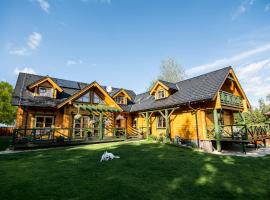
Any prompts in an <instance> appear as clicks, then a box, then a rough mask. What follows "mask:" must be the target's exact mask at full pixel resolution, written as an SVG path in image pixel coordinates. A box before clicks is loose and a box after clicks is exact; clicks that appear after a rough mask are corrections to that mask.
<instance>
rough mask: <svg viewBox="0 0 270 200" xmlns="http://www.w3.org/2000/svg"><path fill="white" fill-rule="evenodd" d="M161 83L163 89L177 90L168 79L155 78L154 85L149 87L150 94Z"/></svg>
mask: <svg viewBox="0 0 270 200" xmlns="http://www.w3.org/2000/svg"><path fill="white" fill-rule="evenodd" d="M159 85H161V86H162V87H163V88H164V89H165V90H178V89H177V86H176V84H175V83H170V82H168V81H163V80H157V81H156V83H155V85H154V86H153V87H152V88H151V90H150V94H151V95H152V94H154V92H155V90H156V88H157V87H158V86H159Z"/></svg>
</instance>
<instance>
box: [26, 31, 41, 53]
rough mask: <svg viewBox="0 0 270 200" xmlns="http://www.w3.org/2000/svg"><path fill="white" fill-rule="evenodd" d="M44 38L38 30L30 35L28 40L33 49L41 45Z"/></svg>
mask: <svg viewBox="0 0 270 200" xmlns="http://www.w3.org/2000/svg"><path fill="white" fill-rule="evenodd" d="M41 40H42V35H41V34H40V33H37V32H33V33H32V34H31V35H29V37H28V42H27V45H28V46H29V47H30V48H31V49H36V48H37V47H38V46H39V45H40V42H41Z"/></svg>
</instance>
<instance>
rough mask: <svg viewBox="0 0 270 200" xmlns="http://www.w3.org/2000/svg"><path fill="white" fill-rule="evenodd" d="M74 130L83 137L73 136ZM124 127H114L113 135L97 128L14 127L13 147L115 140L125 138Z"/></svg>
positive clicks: (36, 146)
mask: <svg viewBox="0 0 270 200" xmlns="http://www.w3.org/2000/svg"><path fill="white" fill-rule="evenodd" d="M75 131H79V132H83V133H84V137H73V133H74V132H75ZM127 139H128V137H127V132H126V129H125V128H114V130H113V135H105V134H104V132H103V131H102V129H99V128H83V129H81V128H31V129H30V128H27V129H14V132H13V147H14V149H21V148H22V149H24V148H39V147H50V146H64V145H76V144H91V143H105V142H117V141H124V140H127Z"/></svg>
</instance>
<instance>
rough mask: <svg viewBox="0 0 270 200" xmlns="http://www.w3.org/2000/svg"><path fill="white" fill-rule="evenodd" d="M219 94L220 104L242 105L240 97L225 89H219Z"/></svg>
mask: <svg viewBox="0 0 270 200" xmlns="http://www.w3.org/2000/svg"><path fill="white" fill-rule="evenodd" d="M219 95H220V102H221V104H222V105H226V106H234V107H243V101H242V97H239V96H236V95H233V94H231V93H229V92H225V91H220V92H219Z"/></svg>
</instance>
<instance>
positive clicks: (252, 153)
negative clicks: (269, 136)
mask: <svg viewBox="0 0 270 200" xmlns="http://www.w3.org/2000/svg"><path fill="white" fill-rule="evenodd" d="M212 153H213V154H216V155H229V156H243V157H262V156H266V155H270V148H259V149H258V150H255V149H247V153H246V154H244V153H243V152H242V151H226V150H224V151H222V152H218V151H214V152H212Z"/></svg>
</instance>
